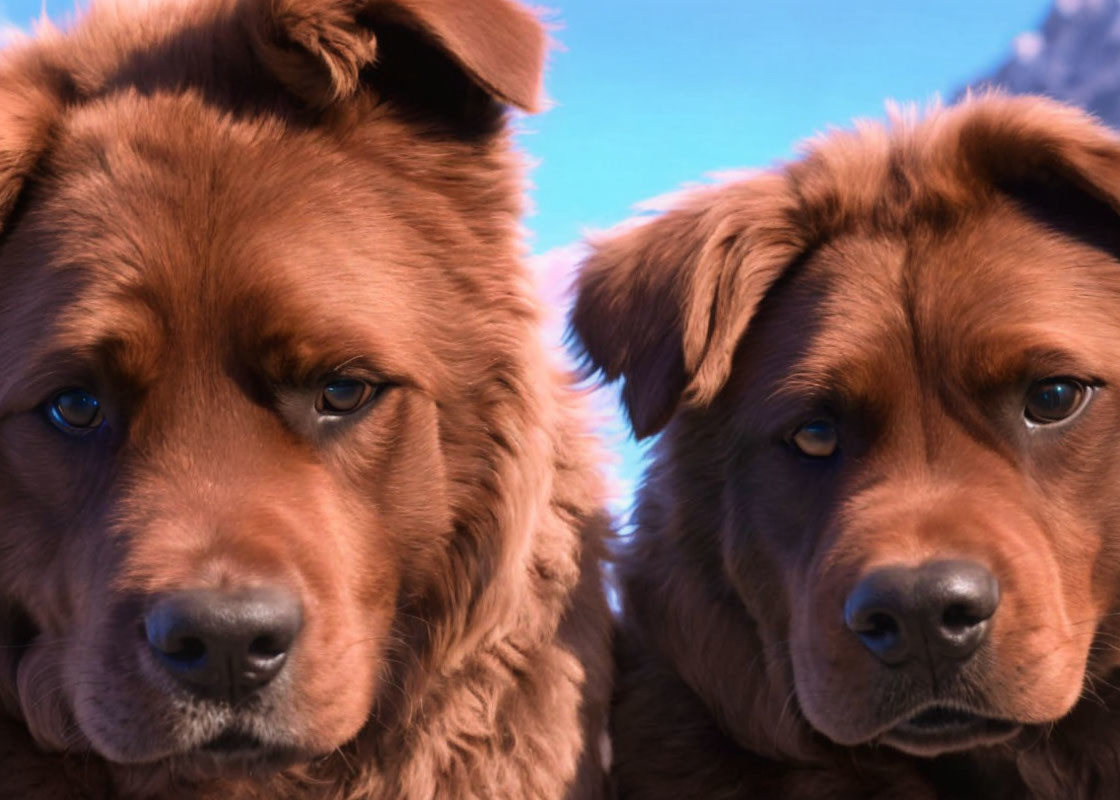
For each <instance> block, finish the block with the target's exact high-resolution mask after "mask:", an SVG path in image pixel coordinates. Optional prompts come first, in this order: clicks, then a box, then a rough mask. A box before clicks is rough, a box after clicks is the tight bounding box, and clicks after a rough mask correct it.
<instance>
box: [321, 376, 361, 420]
mask: <svg viewBox="0 0 1120 800" xmlns="http://www.w3.org/2000/svg"><path fill="white" fill-rule="evenodd" d="M373 394H374V388H373V386H371V385H370V384H368V383H366V382H365V381H360V380H357V379H355V378H340V379H338V380H333V381H331V382H330V383H328V384H326V385H325V386H324V387H323V391H322V392H320V393H319V398H318V400H316V402H315V410H316V411H318V412H319V413H320V414H332V415H336V416H337V415H342V414H353V413H354V412H355V411H357V410H358V409H359V408H361V407H362V406H364V405H365V404H366V403H367V402H369V400H370V398H371V397H373Z"/></svg>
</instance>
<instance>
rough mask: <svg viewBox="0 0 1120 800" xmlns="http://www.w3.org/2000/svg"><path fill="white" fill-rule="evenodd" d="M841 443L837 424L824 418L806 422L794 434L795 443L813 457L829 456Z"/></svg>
mask: <svg viewBox="0 0 1120 800" xmlns="http://www.w3.org/2000/svg"><path fill="white" fill-rule="evenodd" d="M839 443H840V441H839V436H838V435H837V433H836V426H835V425H833V424H832V423H831V422H828V421H826V420H823V419H816V420H813V421H812V422H806V423H805V424H804V425H802V426H801V427H800V428H798V429H797V431H796V432H794V434H793V444H794V445H795V446H796V447H797V449H798V450H800V451H801V452H802V453H804V454H805V455H807V456H810V457H811V458H828V457H829V456H831V455H832V454H833V453H835V452H836V448H837V446H838V445H839Z"/></svg>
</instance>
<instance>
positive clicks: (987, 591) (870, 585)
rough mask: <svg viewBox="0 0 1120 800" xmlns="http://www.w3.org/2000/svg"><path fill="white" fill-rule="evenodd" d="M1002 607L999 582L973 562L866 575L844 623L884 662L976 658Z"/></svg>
mask: <svg viewBox="0 0 1120 800" xmlns="http://www.w3.org/2000/svg"><path fill="white" fill-rule="evenodd" d="M997 606H999V582H998V581H997V580H996V577H995V576H994V575H992V573H991V572H989V571H988V570H987V569H985V568H984V567H983V566H981V565H980V564H977V563H975V562H972V561H931V562H927V563H925V564H922V565H921V566H919V567H901V566H897V567H883V568H881V569H877V570H875V571H874V572H871V573H869V574H868V575H866V576H865V577H864V578H863V579H862V580H861V581H860V582H859V583H858V584H856V587H855V588H854V589H852V591H851V594H849V595H848V598H847V601H846V602H845V604H844V622H845V623H846V624H847V626H848V628H849V629H850V630H851V631H852V632H854V633H855V634H856V635H857V636H858V637H859V638H860V641H861V642H863V644H864V646H865V647H866V648H867V649H868V650H870V651H871V652H872V653H874V654H875V655H876V656H877V657H878V658H879V659H880V660H881V661H883V662H885V663H886V664H890V665H892V666H898V665H901V664H903V663H905V662H906V661H908V660H910V659H911V658H918V657H922V658H924V657H926V652H927V651H928V657H929V658H930V659H934V660H935V661H944V660H949V659H956V660H963V659H966V658H968V657H969V656H971V655H972V654H973V653H974V652H975V651H976V649H977V648H978V647H979V646H980V644H981V643H982V642H983V641H984V638H985V637H986V636H987V634H988V628H989V621H990V620H991V618H992V615H993V614H995V612H996V608H997Z"/></svg>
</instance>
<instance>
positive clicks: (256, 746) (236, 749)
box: [184, 728, 302, 769]
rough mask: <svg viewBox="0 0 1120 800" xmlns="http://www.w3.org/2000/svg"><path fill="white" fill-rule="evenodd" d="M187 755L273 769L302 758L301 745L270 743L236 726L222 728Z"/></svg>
mask: <svg viewBox="0 0 1120 800" xmlns="http://www.w3.org/2000/svg"><path fill="white" fill-rule="evenodd" d="M184 755H185V756H186V757H187V758H188V759H192V757H194V758H198V757H202V758H203V759H204V760H206V761H210V762H211V763H214V764H221V765H225V766H227V767H232V766H236V765H238V764H241V765H253V766H256V767H264V768H272V769H282V768H283V767H285V766H289V765H291V764H292V763H295V762H296V761H299V760H300V759H301V757H302V754H301V753H300V752H298V750H297V748H294V747H290V746H286V745H283V744H278V743H275V742H268V741H265V740H264V739H262V738H260V737H259V736H256V735H254V734H252V733H248V732H245V731H241V730H238V729H236V728H230V729H227V730H224V731H222V732H221V733H219V734H218V735H217V736H215V737H213V738H212V739H209V740H207V741H205V742H203V743H202V744H200V745H198V746H197V747H195V748H194V749H193V750H192V751H191V752H188V753H186V754H184Z"/></svg>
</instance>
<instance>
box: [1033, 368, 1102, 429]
mask: <svg viewBox="0 0 1120 800" xmlns="http://www.w3.org/2000/svg"><path fill="white" fill-rule="evenodd" d="M1089 394H1090V389H1089V387H1087V386H1086V385H1085V384H1083V383H1081V382H1080V381H1077V380H1074V379H1072V378H1047V379H1045V380H1041V381H1038V382H1037V383H1036V384H1034V386H1032V387H1031V388H1030V391H1029V392H1027V407H1026V411H1025V415H1026V418H1027V421H1028V422H1032V423H1034V424H1036V425H1053V424H1054V423H1056V422H1062V421H1063V420H1067V419H1069V418H1070V417H1072V416H1074V415H1075V414H1077V412H1079V411H1080V410H1081V409H1082V408H1083V407H1084V406H1085V401H1086V400H1088V399H1089Z"/></svg>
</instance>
